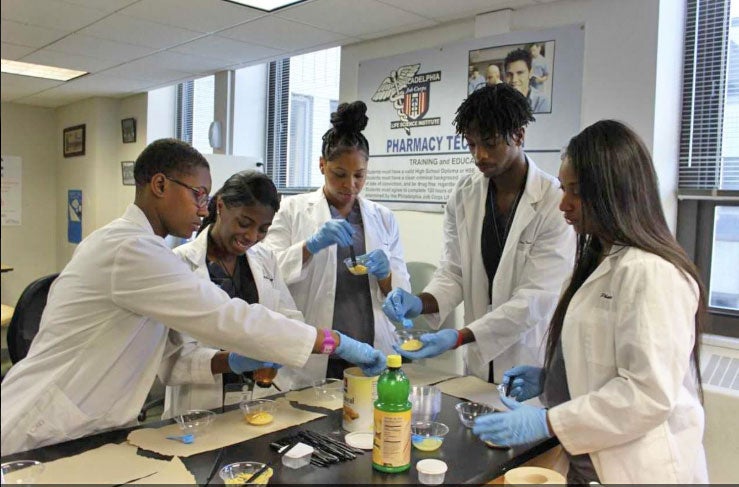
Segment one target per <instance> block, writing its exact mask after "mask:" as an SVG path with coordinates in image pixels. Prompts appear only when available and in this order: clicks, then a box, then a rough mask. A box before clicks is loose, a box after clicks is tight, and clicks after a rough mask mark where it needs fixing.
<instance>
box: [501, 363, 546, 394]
mask: <svg viewBox="0 0 739 487" xmlns="http://www.w3.org/2000/svg"><path fill="white" fill-rule="evenodd" d="M542 370H543V369H542V368H541V367H534V366H533V365H519V366H518V367H513V368H512V369H508V370H506V371H505V372H503V385H504V386H505V387H508V384H509V383H510V384H511V392H510V394H509V396H511V397H514V398H516V400H517V401H520V402H523V401H525V400H527V399H531V398H532V397H536V396H538V395H539V394H541V393H542V386H543V384H542Z"/></svg>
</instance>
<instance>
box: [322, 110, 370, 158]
mask: <svg viewBox="0 0 739 487" xmlns="http://www.w3.org/2000/svg"><path fill="white" fill-rule="evenodd" d="M368 120H369V119H368V118H367V105H365V104H364V102H363V101H359V100H358V101H355V102H352V103H342V104H341V105H339V107H338V108H337V109H336V111H335V112H333V113H332V114H331V125H332V127H331V128H330V129H328V130H327V131H326V133H325V134H323V144H322V145H321V156H323V159H324V160H326V161H333V160H335V159H336V158H338V157H340V156H341V155H342V154H344V153H346V152H349V151H353V150H358V151H360V152H362V153H364V155H365V157H367V158H369V142H367V139H366V138H365V137H364V135H362V130H364V129H365V127H367V121H368Z"/></svg>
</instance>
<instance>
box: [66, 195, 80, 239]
mask: <svg viewBox="0 0 739 487" xmlns="http://www.w3.org/2000/svg"><path fill="white" fill-rule="evenodd" d="M67 240H68V241H69V243H74V244H78V243H80V242H81V241H82V190H81V189H70V190H68V191H67Z"/></svg>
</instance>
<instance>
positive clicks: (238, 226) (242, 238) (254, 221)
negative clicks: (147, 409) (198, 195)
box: [163, 171, 303, 417]
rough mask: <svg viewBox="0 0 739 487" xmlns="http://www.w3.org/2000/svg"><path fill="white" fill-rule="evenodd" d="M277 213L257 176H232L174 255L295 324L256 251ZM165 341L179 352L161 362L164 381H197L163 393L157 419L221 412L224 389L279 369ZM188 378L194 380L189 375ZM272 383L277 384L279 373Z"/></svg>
mask: <svg viewBox="0 0 739 487" xmlns="http://www.w3.org/2000/svg"><path fill="white" fill-rule="evenodd" d="M279 208H280V198H279V194H278V193H277V189H276V188H275V185H274V183H272V181H271V180H270V179H269V178H268V177H267V176H266V175H264V174H263V173H261V172H257V171H242V172H238V173H236V174H234V175H233V176H231V177H230V178H228V179H227V180H226V182H225V183H224V185H223V187H222V188H221V189H219V190H218V191H217V192H216V193H215V195H214V196H213V197H212V198H211V200H210V203H209V204H208V216H207V217H205V218H203V223H202V225H201V227H200V230H199V231H198V236H197V238H195V240H193V241H191V242H189V243H186V244H184V245H181V246H179V247H177V248H175V249H174V252H175V253H176V254H177V255H179V256H180V257H181V258H182V259H183V260H184V261H185V262H186V263H187V264H188V265H190V267H191V268H192V270H193V271H194V272H195V273H196V274H199V275H201V276H202V277H204V278H208V279H210V280H211V281H212V282H214V283H215V284H217V285H218V286H220V287H221V289H223V290H224V291H225V292H226V293H228V295H229V296H231V297H232V298H240V299H243V300H244V301H246V302H248V303H250V304H253V303H260V304H262V305H264V306H266V307H267V308H269V309H271V310H273V311H277V312H279V313H281V314H283V315H285V316H288V317H289V318H293V319H296V320H300V321H303V315H302V314H301V313H300V311H298V310H297V308H296V307H295V302H294V301H293V299H292V297H291V296H290V292H289V291H288V290H287V286H286V285H285V282H284V281H283V280H282V278H281V277H280V273H279V269H278V268H277V261H276V260H275V258H274V256H273V254H272V252H270V251H269V250H267V249H266V248H264V247H263V246H261V245H257V244H258V243H259V242H260V241H261V240H262V239H264V236H265V235H266V233H267V229H268V228H269V226H270V225H271V224H272V219H273V218H274V215H275V212H276V211H277V210H278V209H279ZM170 342H173V343H174V344H175V345H181V346H182V350H183V351H182V352H181V353H179V354H178V355H177V356H172V358H170V357H167V358H165V360H164V362H163V371H164V373H165V375H166V376H168V377H169V382H170V383H175V384H176V383H178V382H182V381H184V380H188V381H192V377H193V376H195V377H196V378H200V381H199V382H196V383H183V384H182V385H176V386H167V389H166V393H165V403H164V417H171V416H174V415H176V414H181V413H182V412H184V411H187V410H189V409H214V408H217V407H221V406H223V402H224V390H225V389H235V390H237V391H240V390H241V381H242V376H241V374H243V373H245V372H251V371H253V370H255V369H259V368H265V367H275V368H276V367H279V366H278V365H276V364H270V363H261V362H257V361H254V360H252V359H250V358H247V357H242V356H240V355H237V354H234V353H229V352H224V351H221V350H219V349H217V348H212V347H210V346H208V345H207V344H202V343H199V342H197V341H196V340H195V339H193V338H192V337H189V336H187V335H184V334H182V333H179V332H175V331H170ZM175 359H176V360H175ZM193 371H200V373H196V374H193ZM221 374H223V375H221ZM180 377H181V378H182V381H181V380H179V379H178V378H180ZM275 383H277V384H279V383H280V376H279V374H278V376H277V378H276V379H275ZM226 385H231V387H225V386H226ZM257 390H258V389H257ZM270 392H271V393H276V392H277V391H275V390H274V389H266V390H265V391H264V394H268V393H270Z"/></svg>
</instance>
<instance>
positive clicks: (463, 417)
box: [454, 402, 495, 428]
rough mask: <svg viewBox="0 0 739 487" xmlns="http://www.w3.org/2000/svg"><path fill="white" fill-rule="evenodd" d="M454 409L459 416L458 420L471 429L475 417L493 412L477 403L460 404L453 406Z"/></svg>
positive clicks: (488, 407) (493, 410)
mask: <svg viewBox="0 0 739 487" xmlns="http://www.w3.org/2000/svg"><path fill="white" fill-rule="evenodd" d="M454 409H456V410H457V413H458V414H459V420H460V421H461V422H462V424H463V425H465V426H467V427H468V428H472V426H473V425H474V424H475V418H476V417H478V416H482V415H483V414H489V413H494V412H495V409H493V408H492V407H490V406H488V405H487V404H481V403H479V402H460V403H459V404H457V405H456V406H454Z"/></svg>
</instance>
